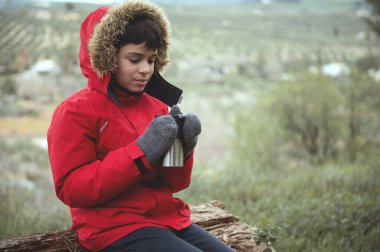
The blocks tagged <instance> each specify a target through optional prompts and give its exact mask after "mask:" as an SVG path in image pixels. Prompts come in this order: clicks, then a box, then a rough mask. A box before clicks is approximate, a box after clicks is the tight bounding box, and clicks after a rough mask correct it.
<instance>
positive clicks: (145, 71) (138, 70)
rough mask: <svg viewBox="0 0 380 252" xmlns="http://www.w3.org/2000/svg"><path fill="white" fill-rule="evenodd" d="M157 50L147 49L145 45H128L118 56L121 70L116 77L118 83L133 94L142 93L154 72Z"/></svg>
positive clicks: (121, 49)
mask: <svg viewBox="0 0 380 252" xmlns="http://www.w3.org/2000/svg"><path fill="white" fill-rule="evenodd" d="M156 56H157V50H153V49H149V48H147V47H145V43H141V44H126V45H125V46H123V47H122V48H120V50H119V53H118V54H117V60H118V63H119V70H118V71H117V72H116V74H115V76H116V79H117V80H118V82H119V83H120V84H121V85H122V86H123V87H124V88H126V89H128V90H130V91H132V92H142V91H144V88H145V86H146V84H147V83H148V81H149V79H150V77H151V76H152V74H153V70H154V60H155V58H156Z"/></svg>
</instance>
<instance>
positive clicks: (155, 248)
mask: <svg viewBox="0 0 380 252" xmlns="http://www.w3.org/2000/svg"><path fill="white" fill-rule="evenodd" d="M101 251H102V252H122V251H123V252H124V251H125V252H201V251H204V252H233V251H234V250H232V249H231V248H229V247H228V246H227V245H225V244H224V243H223V242H221V241H220V240H218V239H217V238H215V237H214V236H212V235H211V234H209V233H208V232H207V231H205V230H204V229H202V228H201V227H199V226H198V225H196V224H192V225H190V226H189V227H188V228H185V229H183V230H180V231H176V230H174V231H171V230H165V229H162V228H158V227H145V228H141V229H138V230H136V231H134V232H132V233H130V234H128V235H127V236H124V237H123V238H121V239H120V240H118V241H116V242H115V243H113V244H111V245H109V246H108V247H106V248H105V249H103V250H101Z"/></svg>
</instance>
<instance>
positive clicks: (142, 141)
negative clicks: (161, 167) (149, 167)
mask: <svg viewBox="0 0 380 252" xmlns="http://www.w3.org/2000/svg"><path fill="white" fill-rule="evenodd" d="M177 134H178V126H177V123H176V122H175V120H174V118H173V117H171V116H168V115H165V116H159V117H157V118H155V119H154V120H153V121H152V122H151V123H150V124H149V126H148V128H147V129H146V130H145V132H144V134H142V135H141V136H140V137H139V138H138V139H137V140H136V142H137V145H138V146H139V147H140V149H141V150H142V151H143V152H144V155H145V157H146V159H147V160H148V162H149V163H150V164H155V163H156V162H157V161H159V160H160V158H162V157H163V156H164V155H165V153H166V152H168V151H169V149H170V147H171V146H172V144H173V143H174V140H175V139H176V137H177Z"/></svg>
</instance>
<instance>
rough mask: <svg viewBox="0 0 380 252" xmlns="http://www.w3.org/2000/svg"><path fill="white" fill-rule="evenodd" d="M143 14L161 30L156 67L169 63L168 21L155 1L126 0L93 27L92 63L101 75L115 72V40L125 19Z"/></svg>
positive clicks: (90, 43) (121, 29) (109, 11)
mask: <svg viewBox="0 0 380 252" xmlns="http://www.w3.org/2000/svg"><path fill="white" fill-rule="evenodd" d="M141 14H144V15H146V16H149V17H150V18H151V19H153V20H154V21H156V22H157V24H158V25H159V27H160V29H161V30H162V37H161V48H159V49H158V50H157V57H156V60H155V70H156V71H159V72H161V71H162V70H163V68H164V67H165V66H166V65H167V64H168V62H169V57H168V50H169V21H168V19H167V17H166V14H165V13H164V11H163V10H162V9H161V8H160V7H159V6H158V5H156V4H153V3H151V2H147V1H127V2H125V3H124V4H122V5H119V6H116V7H112V8H110V9H109V10H108V13H107V14H106V15H105V16H104V17H103V18H102V20H101V21H100V23H99V24H97V25H96V26H95V29H94V33H93V35H92V37H91V38H90V40H89V42H88V51H89V53H90V57H91V64H92V66H93V67H94V69H95V70H96V72H97V75H98V76H99V77H100V78H101V77H103V76H104V75H105V74H106V73H107V72H112V73H115V72H117V70H118V68H119V66H118V63H117V53H118V49H117V48H115V46H114V42H115V41H116V40H117V38H118V37H119V36H120V35H121V34H122V33H123V32H125V31H124V27H125V25H126V24H127V22H128V21H129V20H131V19H133V18H134V17H135V16H138V15H141Z"/></svg>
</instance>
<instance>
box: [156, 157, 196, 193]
mask: <svg viewBox="0 0 380 252" xmlns="http://www.w3.org/2000/svg"><path fill="white" fill-rule="evenodd" d="M193 155H194V151H193V152H192V153H191V154H190V155H189V157H188V158H187V159H186V160H185V162H184V165H183V167H161V168H160V175H161V179H162V180H163V182H164V183H165V185H166V186H167V187H168V188H169V189H170V191H171V192H172V193H176V192H179V191H182V190H183V189H186V188H187V187H189V185H190V181H191V173H192V169H193Z"/></svg>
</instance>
